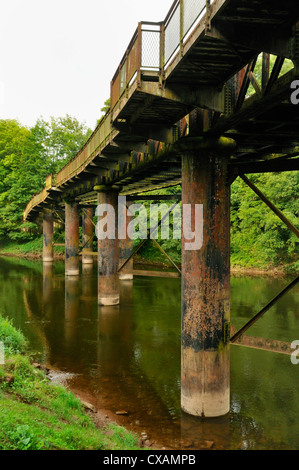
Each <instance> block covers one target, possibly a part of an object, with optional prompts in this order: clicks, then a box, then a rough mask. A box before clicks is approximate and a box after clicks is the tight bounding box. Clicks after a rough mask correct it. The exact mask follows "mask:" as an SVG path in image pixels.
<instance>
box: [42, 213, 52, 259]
mask: <svg viewBox="0 0 299 470" xmlns="http://www.w3.org/2000/svg"><path fill="white" fill-rule="evenodd" d="M53 226H54V217H53V213H52V212H50V211H45V212H44V214H43V262H44V263H53V260H54V256H53Z"/></svg>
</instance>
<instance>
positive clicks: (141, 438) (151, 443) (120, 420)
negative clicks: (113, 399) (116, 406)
mask: <svg viewBox="0 0 299 470" xmlns="http://www.w3.org/2000/svg"><path fill="white" fill-rule="evenodd" d="M33 365H34V366H35V367H36V368H37V369H40V370H43V371H44V373H45V374H46V376H47V378H48V379H49V380H50V382H51V383H53V385H60V386H63V387H65V388H66V389H68V390H69V391H70V392H72V393H73V395H75V396H76V397H77V398H78V399H79V400H80V401H81V403H82V405H83V406H84V408H85V411H86V413H88V414H89V415H90V416H91V417H92V419H93V421H94V423H95V425H96V427H98V428H100V429H103V430H105V428H106V427H107V425H109V424H117V425H119V426H122V427H123V428H126V429H127V430H128V431H130V432H133V433H134V434H136V435H137V436H138V445H139V447H140V448H144V449H153V450H172V449H171V448H170V447H166V446H165V445H164V444H163V443H161V442H158V441H156V440H153V439H150V437H148V436H147V435H144V434H143V435H138V432H136V430H134V428H132V426H129V425H128V414H127V413H126V412H125V411H121V410H120V411H119V412H113V411H111V410H110V409H107V408H103V407H99V406H98V403H97V399H96V397H95V396H94V395H93V394H92V393H91V392H89V391H87V390H82V389H81V388H78V387H77V386H76V385H74V384H73V383H72V380H73V379H74V378H76V377H77V374H73V373H71V372H68V371H66V370H65V371H63V370H58V369H53V368H52V367H51V366H50V365H48V366H47V365H40V364H38V363H33Z"/></svg>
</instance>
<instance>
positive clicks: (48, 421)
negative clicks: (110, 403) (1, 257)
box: [0, 316, 140, 450]
mask: <svg viewBox="0 0 299 470" xmlns="http://www.w3.org/2000/svg"><path fill="white" fill-rule="evenodd" d="M0 341H1V342H2V343H4V346H5V364H4V365H0V422H1V428H0V450H133V449H134V450H139V449H140V446H139V444H138V437H137V436H136V435H134V434H132V433H130V432H128V431H127V430H125V428H123V427H120V426H118V425H117V424H116V423H115V422H113V421H112V420H111V419H109V416H108V415H107V414H106V413H101V412H99V411H98V410H96V409H94V408H93V407H92V405H90V404H89V403H85V402H82V401H81V400H80V399H79V398H78V397H76V396H75V395H74V394H73V393H72V392H71V391H69V390H68V389H67V388H65V387H63V386H62V385H57V384H54V383H52V381H51V371H49V370H47V369H46V368H43V367H42V366H40V365H39V364H35V363H34V362H32V360H31V359H30V355H29V352H28V343H27V341H26V339H25V338H24V336H23V334H22V333H21V332H20V331H18V330H16V329H15V328H14V327H13V326H12V324H11V323H10V322H9V321H8V320H6V319H5V318H3V317H2V316H0Z"/></svg>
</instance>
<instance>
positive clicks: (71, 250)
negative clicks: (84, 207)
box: [65, 202, 79, 276]
mask: <svg viewBox="0 0 299 470" xmlns="http://www.w3.org/2000/svg"><path fill="white" fill-rule="evenodd" d="M65 275H66V276H78V275H79V212H78V204H77V203H75V202H66V203H65Z"/></svg>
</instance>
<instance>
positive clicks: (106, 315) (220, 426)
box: [0, 258, 299, 449]
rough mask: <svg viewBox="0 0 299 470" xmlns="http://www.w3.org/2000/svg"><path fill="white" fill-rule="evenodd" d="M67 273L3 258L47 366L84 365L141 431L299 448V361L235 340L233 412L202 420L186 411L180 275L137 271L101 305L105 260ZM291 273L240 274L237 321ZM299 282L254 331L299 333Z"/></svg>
mask: <svg viewBox="0 0 299 470" xmlns="http://www.w3.org/2000/svg"><path fill="white" fill-rule="evenodd" d="M82 271H83V272H82V273H81V275H80V277H74V278H65V276H64V265H63V264H62V263H55V264H54V265H53V266H51V264H50V265H45V266H44V267H43V265H42V263H40V262H37V261H35V262H33V261H32V262H28V261H27V262H26V261H20V260H14V259H4V258H1V259H0V281H1V282H0V311H1V312H2V313H4V314H5V315H6V316H8V317H10V318H12V320H13V322H14V324H15V325H16V326H17V327H19V328H20V329H21V330H22V331H23V332H24V334H25V335H26V336H27V337H28V338H29V340H30V344H31V348H32V350H34V351H35V352H36V353H39V354H40V359H39V360H40V361H43V362H46V363H47V365H48V366H50V367H53V368H57V369H62V370H67V371H69V372H72V373H75V374H77V375H76V377H75V378H74V379H73V380H72V382H71V386H72V387H74V388H75V389H77V390H79V389H80V390H81V391H82V390H83V391H84V392H85V393H86V396H87V397H88V399H89V400H90V401H92V402H93V403H94V404H95V405H97V406H98V407H99V408H100V409H109V410H111V411H112V412H114V413H115V412H117V411H126V412H127V413H128V414H127V415H126V416H124V417H117V416H116V415H115V418H116V419H119V420H120V422H121V423H123V424H126V426H128V427H129V428H131V429H133V430H134V431H136V432H137V433H138V434H142V433H143V434H146V435H147V436H148V437H149V438H150V439H152V440H153V441H158V442H160V443H162V444H163V445H164V446H166V447H173V448H180V447H182V448H188V449H194V448H195V449H196V448H198V449H200V448H209V446H213V447H212V448H218V449H229V448H232V449H268V448H269V449H287V448H289V449H299V400H298V398H299V397H298V389H299V387H298V385H299V365H298V366H294V365H292V364H291V361H290V357H289V356H287V355H279V354H274V353H271V352H264V351H257V350H251V349H248V348H243V347H240V346H232V347H231V359H232V365H231V389H232V393H231V413H230V415H228V416H226V417H224V418H221V419H214V420H208V421H201V420H200V419H196V418H193V417H191V416H188V415H185V414H184V413H181V411H180V281H179V279H156V278H141V277H136V278H135V279H134V281H124V282H122V283H121V304H120V305H119V306H116V307H99V306H98V303H97V277H96V276H97V275H96V268H95V267H92V266H90V265H86V266H84V267H82ZM286 283H287V280H285V279H274V278H267V277H259V278H250V277H244V276H243V277H234V278H232V322H233V324H234V326H235V327H236V328H238V327H240V326H242V325H243V324H244V323H246V321H248V319H249V318H250V317H251V316H252V315H253V314H254V313H256V312H257V311H258V310H259V308H260V307H262V306H263V305H265V304H266V303H267V301H268V300H269V299H271V298H272V297H273V296H274V294H275V293H277V292H278V291H279V290H281V288H282V287H284V285H286ZM298 302H299V293H298V288H296V289H294V291H292V292H290V293H289V294H288V295H287V296H286V297H285V298H283V299H281V301H279V303H278V304H277V305H276V306H275V307H274V308H273V309H272V310H271V311H269V312H268V313H267V315H265V317H264V318H263V319H262V320H260V322H258V323H257V324H256V325H255V326H254V327H253V328H252V330H251V331H250V334H252V335H254V336H264V337H267V338H275V339H279V340H282V341H290V342H291V341H293V340H294V339H299V328H298V325H299V309H298Z"/></svg>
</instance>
